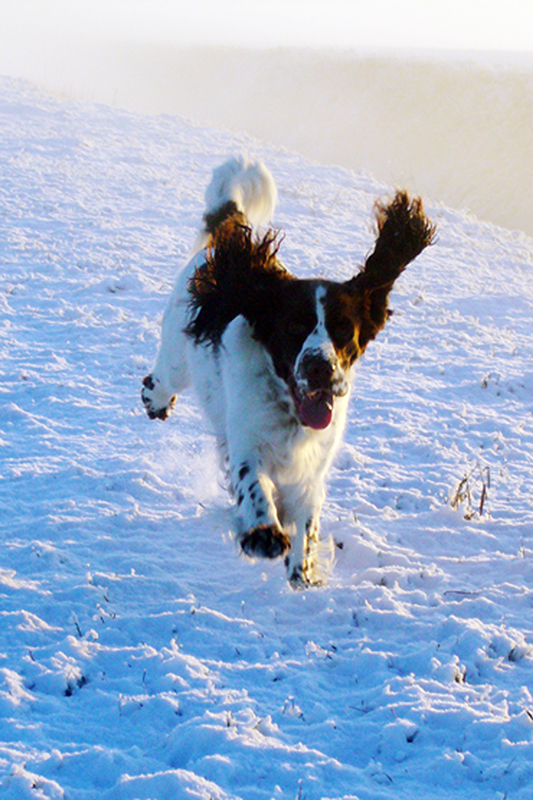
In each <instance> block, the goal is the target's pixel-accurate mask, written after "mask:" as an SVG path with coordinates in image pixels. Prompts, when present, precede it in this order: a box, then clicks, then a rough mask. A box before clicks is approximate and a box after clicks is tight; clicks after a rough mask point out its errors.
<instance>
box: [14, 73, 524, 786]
mask: <svg viewBox="0 0 533 800" xmlns="http://www.w3.org/2000/svg"><path fill="white" fill-rule="evenodd" d="M0 121H1V129H2V139H1V142H0V159H1V163H2V182H1V185H0V224H1V229H2V239H1V241H2V246H1V250H0V262H1V273H0V274H1V282H0V307H1V313H0V330H1V339H0V348H1V356H2V358H1V383H0V392H1V398H0V448H1V449H0V454H1V460H0V470H1V490H0V511H1V535H2V552H1V561H0V597H1V606H0V625H1V639H0V715H1V723H0V793H1V795H2V798H5V800H26V799H28V800H41V799H43V798H46V799H50V800H52V799H53V800H137V799H138V800H141V799H144V800H148V798H150V799H151V800H170V799H171V798H172V800H176V798H177V799H178V800H179V799H180V798H205V799H206V800H207V798H216V800H237V798H242V800H278V799H279V800H281V799H282V798H283V799H285V798H287V799H288V800H295V799H296V798H299V800H303V799H304V798H306V800H315V799H323V800H326V799H327V800H333V798H335V800H340V798H343V800H356V798H357V800H389V799H390V798H395V800H413V798H415V800H417V799H418V798H432V800H445V799H446V800H448V799H449V798H451V797H453V798H454V800H462V798H465V799H466V798H468V799H469V800H486V798H491V800H504V798H508V799H509V800H529V798H531V796H532V791H533V696H532V692H533V621H532V606H533V561H532V557H533V542H532V536H533V511H532V500H533V480H532V473H533V455H532V452H533V447H532V446H533V424H532V422H533V419H532V413H533V330H532V323H531V317H532V311H533V289H532V277H533V263H532V261H533V240H531V239H530V238H528V237H527V236H526V235H525V234H519V233H511V232H509V231H507V230H505V229H503V228H497V227H495V226H493V225H490V224H487V223H483V222H481V221H479V220H477V219H475V218H474V217H473V216H471V215H468V214H466V213H463V212H458V211H454V210H453V209H451V208H448V207H445V206H444V205H438V204H436V203H434V202H431V201H428V202H426V210H427V212H428V214H429V215H430V216H431V218H432V219H433V220H434V221H435V222H437V224H438V229H439V236H438V241H437V243H436V244H435V245H434V246H432V247H431V248H430V249H429V250H428V251H426V252H425V253H424V254H423V255H422V256H421V257H420V258H419V259H418V260H417V261H416V262H415V263H414V264H412V265H410V267H409V268H408V269H407V271H406V273H405V274H404V275H403V276H402V277H401V278H400V279H399V281H398V283H397V285H396V288H395V291H394V293H393V298H392V305H393V307H394V308H395V314H394V316H393V317H392V319H391V321H390V322H389V323H388V326H387V328H386V329H385V331H383V332H382V333H381V335H380V337H379V338H378V340H377V341H376V342H375V343H373V344H372V345H371V346H370V347H369V349H368V352H367V354H366V355H365V357H364V359H363V361H362V363H361V364H360V365H359V366H358V369H357V376H356V384H355V392H354V396H353V398H352V402H351V406H350V412H349V423H348V431H347V437H346V443H345V445H344V446H343V448H342V450H341V452H340V455H339V457H338V459H337V461H336V464H335V467H334V469H333V470H332V473H331V479H330V482H329V494H328V499H327V502H326V505H325V508H324V513H323V517H322V525H323V528H324V530H325V531H326V532H329V533H330V534H331V535H332V536H333V537H334V539H335V542H336V564H335V567H334V570H333V573H332V575H331V578H330V580H329V582H328V584H327V585H326V586H324V587H322V588H319V589H313V590H306V591H300V592H294V591H292V590H291V589H290V588H289V586H288V585H287V582H286V579H285V575H284V570H283V566H282V565H281V564H280V563H260V562H257V563H250V562H249V561H247V560H246V559H245V558H242V557H239V556H238V555H237V552H236V548H235V545H234V544H233V540H232V536H231V528H232V507H231V500H230V499H229V497H228V495H227V493H226V491H225V488H224V486H223V485H222V483H223V482H222V477H221V475H220V473H219V472H218V466H217V461H216V456H215V450H214V443H213V440H212V438H211V436H210V432H209V430H208V428H207V427H206V424H205V422H204V420H203V418H202V417H201V415H200V413H199V411H198V407H197V406H196V404H195V402H194V398H193V397H192V396H190V395H188V394H187V395H184V396H183V397H181V398H180V399H179V401H178V403H177V407H176V410H175V412H174V415H173V417H172V418H171V419H170V420H168V421H167V422H165V423H164V424H163V423H159V422H151V421H150V420H148V419H147V417H146V416H145V414H144V411H143V409H142V407H141V402H140V393H139V391H140V384H141V379H142V377H143V375H145V374H146V372H147V371H148V370H149V368H150V366H151V363H152V361H153V358H154V355H155V350H156V345H157V341H158V336H159V323H160V318H161V314H162V311H163V308H164V305H165V302H166V299H167V296H168V293H169V291H170V288H171V286H172V283H173V280H174V277H175V273H176V270H177V268H178V266H179V265H180V264H181V263H182V262H183V260H184V259H185V258H186V255H187V252H188V249H189V247H190V245H191V243H192V242H193V240H194V237H195V235H196V232H197V228H198V225H199V223H200V220H201V214H202V210H203V195H204V191H205V187H206V185H207V183H208V181H209V177H210V173H211V170H212V169H213V168H214V167H215V166H217V165H218V164H219V163H221V161H222V160H223V159H225V158H226V157H227V156H228V155H231V154H234V153H239V152H241V151H243V150H244V151H248V152H249V153H250V155H252V156H254V157H259V158H261V159H263V160H264V161H265V162H266V163H267V164H268V166H269V167H270V169H271V170H272V172H273V174H274V176H275V178H276V181H277V185H278V189H279V209H278V212H277V215H276V218H275V223H276V225H277V226H279V227H280V228H281V229H282V230H284V231H285V233H286V238H285V240H284V242H283V245H282V253H281V254H282V257H283V259H284V262H285V263H286V265H287V267H288V268H289V269H291V270H292V271H294V272H295V273H296V274H298V275H300V276H302V277H310V276H319V275H323V276H327V277H332V278H339V279H346V278H348V277H349V276H350V275H352V274H354V272H356V271H357V269H358V266H359V265H361V263H362V261H363V259H364V256H365V255H366V253H367V252H368V250H369V249H370V247H371V245H372V241H373V231H372V230H371V225H370V219H371V212H372V206H373V203H374V201H375V200H376V199H377V198H378V197H380V196H386V195H387V194H388V193H390V192H391V191H392V188H391V187H389V186H385V185H381V184H377V183H376V182H374V181H373V180H372V179H371V178H370V177H368V176H367V175H363V174H356V173H353V172H349V171H347V170H344V169H341V168H326V167H322V166H319V165H313V164H311V163H309V162H307V161H306V160H304V159H303V158H301V157H300V156H298V155H295V154H292V153H290V152H287V151H284V150H278V149H275V148H267V147H264V146H261V145H260V144H258V143H257V142H254V141H253V140H251V139H248V138H245V137H244V136H240V135H238V134H235V133H225V132H216V131H213V130H210V129H207V128H202V127H195V126H193V125H191V124H187V123H185V122H183V121H182V120H181V119H179V118H177V117H171V116H161V117H148V116H142V115H138V114H133V113H129V112H126V111H117V110H112V109H110V108H107V107H105V106H96V105H83V104H77V103H74V102H67V101H65V102H59V101H55V100H52V99H49V98H47V97H44V96H42V95H40V94H39V93H38V92H37V91H36V90H34V89H33V88H32V87H31V86H29V85H27V84H23V83H20V82H17V81H14V80H9V79H4V80H2V81H1V82H0Z"/></svg>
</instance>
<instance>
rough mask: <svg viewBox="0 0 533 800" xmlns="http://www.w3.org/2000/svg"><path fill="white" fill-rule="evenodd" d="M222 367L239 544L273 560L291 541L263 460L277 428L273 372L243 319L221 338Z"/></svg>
mask: <svg viewBox="0 0 533 800" xmlns="http://www.w3.org/2000/svg"><path fill="white" fill-rule="evenodd" d="M220 365H221V375H222V379H223V386H224V397H225V405H226V423H225V428H226V431H225V433H226V440H227V445H228V452H229V461H230V477H231V483H232V487H233V490H234V493H235V498H236V501H237V506H238V537H239V543H240V545H241V548H242V550H243V551H244V552H245V553H246V554H247V555H249V556H261V557H263V558H277V557H278V556H282V555H285V553H286V552H287V551H288V550H289V548H290V537H289V536H288V535H287V534H286V533H285V532H284V531H283V529H282V527H281V525H280V521H279V518H278V513H277V510H276V487H275V486H274V482H273V480H272V477H273V476H272V474H271V471H270V467H269V462H268V457H267V456H265V455H264V454H265V453H267V452H268V450H269V448H270V446H271V444H270V440H271V438H272V429H274V430H275V429H276V425H277V418H276V417H273V418H272V417H271V414H272V412H271V410H269V409H270V404H271V403H272V400H271V398H270V393H271V380H272V379H271V367H270V364H269V360H268V358H267V355H266V354H265V351H264V350H263V348H262V346H261V345H260V344H259V343H258V342H257V341H256V340H255V339H254V338H253V335H252V330H251V327H250V325H249V323H248V322H247V321H246V320H245V319H244V318H243V317H237V318H236V319H234V320H233V321H232V322H231V323H230V324H229V325H228V327H227V329H226V331H225V333H224V336H223V339H222V347H221V348H220ZM274 413H277V412H274Z"/></svg>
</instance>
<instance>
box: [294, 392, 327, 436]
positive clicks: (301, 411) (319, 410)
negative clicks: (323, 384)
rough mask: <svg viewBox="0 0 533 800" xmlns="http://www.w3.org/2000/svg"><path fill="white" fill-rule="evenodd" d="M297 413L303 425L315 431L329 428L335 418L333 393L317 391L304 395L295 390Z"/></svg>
mask: <svg viewBox="0 0 533 800" xmlns="http://www.w3.org/2000/svg"><path fill="white" fill-rule="evenodd" d="M293 399H294V405H295V406H296V413H297V415H298V419H299V420H300V422H301V423H302V425H306V426H307V427H308V428H314V429H315V430H323V429H324V428H327V427H328V425H329V424H330V422H331V418H332V416H333V403H334V395H333V392H331V391H329V390H327V389H315V390H314V391H312V392H307V393H303V392H300V391H299V390H298V389H296V388H295V389H294V390H293Z"/></svg>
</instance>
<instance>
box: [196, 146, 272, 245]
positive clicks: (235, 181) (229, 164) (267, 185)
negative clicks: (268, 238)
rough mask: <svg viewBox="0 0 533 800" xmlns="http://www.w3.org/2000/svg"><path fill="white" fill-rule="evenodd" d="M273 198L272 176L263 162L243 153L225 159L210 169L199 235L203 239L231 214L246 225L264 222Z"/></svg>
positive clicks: (267, 219)
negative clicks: (201, 228)
mask: <svg viewBox="0 0 533 800" xmlns="http://www.w3.org/2000/svg"><path fill="white" fill-rule="evenodd" d="M277 197H278V193H277V190H276V184H275V183H274V178H273V177H272V175H271V174H270V172H269V170H268V169H267V168H266V167H265V165H264V164H263V163H261V162H260V161H249V160H248V159H247V158H246V157H245V156H239V157H237V158H232V159H230V160H229V161H226V162H225V163H224V164H222V165H221V166H220V167H217V169H215V170H214V172H213V177H212V178H211V183H210V184H209V186H208V187H207V190H206V193H205V206H206V207H205V213H204V228H203V230H202V232H201V236H202V237H203V239H204V240H207V239H208V238H209V236H213V235H215V234H216V232H217V230H218V228H219V227H220V225H221V224H222V223H223V222H224V221H225V220H226V219H228V217H233V216H235V215H239V216H240V217H241V218H242V222H243V223H244V224H246V225H249V226H250V227H258V226H264V225H268V223H269V222H270V220H271V219H272V216H273V214H274V208H275V206H276V200H277Z"/></svg>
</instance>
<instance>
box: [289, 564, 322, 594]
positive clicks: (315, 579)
mask: <svg viewBox="0 0 533 800" xmlns="http://www.w3.org/2000/svg"><path fill="white" fill-rule="evenodd" d="M286 563H287V578H288V581H289V584H290V586H291V589H309V588H310V587H312V586H315V587H316V586H323V585H324V581H323V579H322V578H321V577H319V576H318V575H316V574H315V570H314V569H313V568H312V567H308V566H306V565H305V564H295V565H289V563H288V560H287V562H286Z"/></svg>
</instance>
